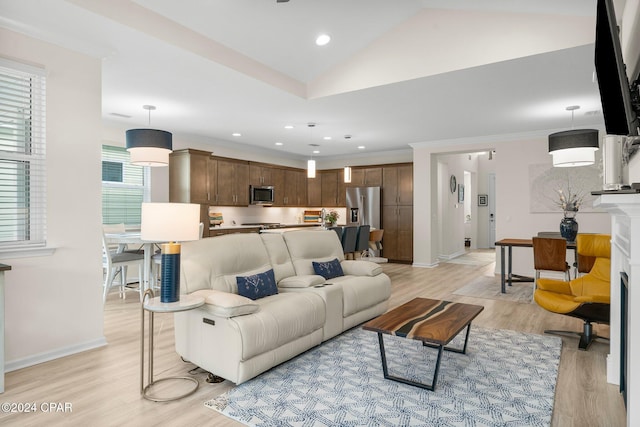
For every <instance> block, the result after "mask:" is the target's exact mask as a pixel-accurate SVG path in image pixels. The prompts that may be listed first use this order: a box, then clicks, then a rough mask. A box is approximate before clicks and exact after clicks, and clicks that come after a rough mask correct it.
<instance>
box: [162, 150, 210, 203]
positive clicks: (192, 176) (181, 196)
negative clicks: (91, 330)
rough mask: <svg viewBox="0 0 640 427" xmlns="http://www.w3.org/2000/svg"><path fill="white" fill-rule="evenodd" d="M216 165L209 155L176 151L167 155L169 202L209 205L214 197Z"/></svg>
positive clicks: (190, 151)
mask: <svg viewBox="0 0 640 427" xmlns="http://www.w3.org/2000/svg"><path fill="white" fill-rule="evenodd" d="M216 177H217V163H216V162H215V160H212V159H211V153H209V152H207V151H200V150H192V149H188V150H177V151H174V152H173V153H171V154H170V155H169V201H170V202H175V203H210V202H211V201H213V198H214V196H215V185H216Z"/></svg>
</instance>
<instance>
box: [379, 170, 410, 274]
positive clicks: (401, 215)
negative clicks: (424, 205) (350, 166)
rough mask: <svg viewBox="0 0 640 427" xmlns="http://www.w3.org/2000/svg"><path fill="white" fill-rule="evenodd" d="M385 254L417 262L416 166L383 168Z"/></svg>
mask: <svg viewBox="0 0 640 427" xmlns="http://www.w3.org/2000/svg"><path fill="white" fill-rule="evenodd" d="M382 205H383V206H382V228H383V229H384V235H383V236H382V254H383V256H384V257H385V258H388V259H390V260H392V261H400V262H411V261H413V165H411V164H401V165H389V166H384V167H383V168H382Z"/></svg>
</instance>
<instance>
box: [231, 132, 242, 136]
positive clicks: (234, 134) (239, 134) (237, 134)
mask: <svg viewBox="0 0 640 427" xmlns="http://www.w3.org/2000/svg"><path fill="white" fill-rule="evenodd" d="M231 136H242V134H241V133H238V132H234V133H232V134H231Z"/></svg>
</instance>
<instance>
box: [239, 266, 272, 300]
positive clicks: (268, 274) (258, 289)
mask: <svg viewBox="0 0 640 427" xmlns="http://www.w3.org/2000/svg"><path fill="white" fill-rule="evenodd" d="M236 283H237V284H238V295H242V296H243V297H247V298H251V299H252V300H257V299H259V298H264V297H268V296H269V295H275V294H277V293H278V286H277V285H276V278H275V275H274V274H273V269H270V270H268V271H265V272H264V273H259V274H254V275H253V276H237V277H236Z"/></svg>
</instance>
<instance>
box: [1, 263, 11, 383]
mask: <svg viewBox="0 0 640 427" xmlns="http://www.w3.org/2000/svg"><path fill="white" fill-rule="evenodd" d="M9 270H11V266H9V265H6V264H0V393H4V272H5V271H9Z"/></svg>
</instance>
